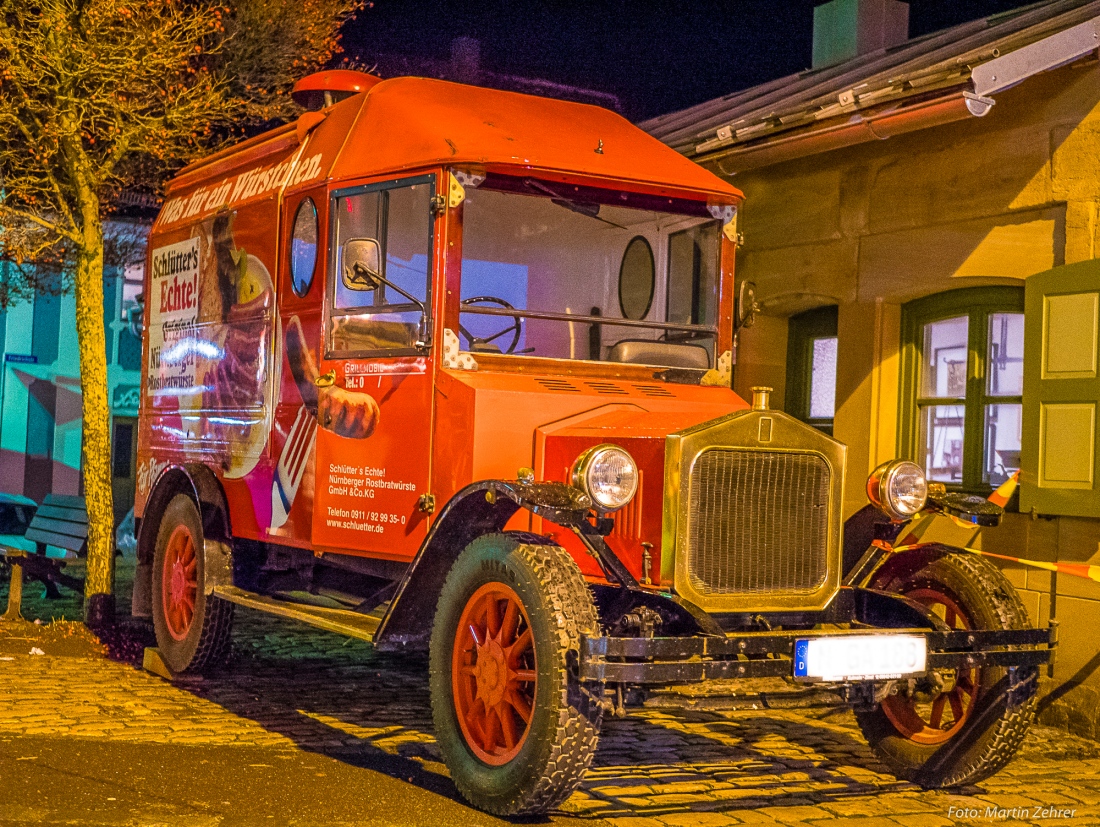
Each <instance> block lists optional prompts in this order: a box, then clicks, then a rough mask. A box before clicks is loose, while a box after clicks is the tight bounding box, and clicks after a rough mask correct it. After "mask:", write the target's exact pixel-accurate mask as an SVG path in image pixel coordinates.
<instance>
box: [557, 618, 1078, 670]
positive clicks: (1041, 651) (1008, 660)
mask: <svg viewBox="0 0 1100 827" xmlns="http://www.w3.org/2000/svg"><path fill="white" fill-rule="evenodd" d="M868 634H891V635H920V636H923V637H924V638H925V639H926V640H927V641H928V670H929V671H932V670H934V669H952V668H963V669H965V668H970V667H975V666H1008V667H1013V666H1017V667H1019V666H1025V667H1026V666H1039V665H1041V664H1044V663H1052V662H1053V660H1054V650H1055V647H1056V646H1057V634H1056V627H1055V626H1054V625H1053V624H1052V625H1051V626H1050V627H1049V628H1046V629H1014V630H1005V631H950V632H940V631H932V630H929V629H867V628H861V629H853V630H824V631H821V630H817V631H806V630H799V631H782V632H746V633H740V634H731V635H728V636H726V637H717V636H700V637H650V638H644V637H582V638H581V641H580V662H579V670H578V672H579V677H580V679H581V680H582V681H597V682H601V683H602V682H606V683H627V684H670V683H693V682H697V681H706V680H715V679H720V678H777V677H791V676H792V675H793V674H794V660H793V655H794V644H795V640H797V639H799V638H820V637H838V636H844V635H868ZM1008 647H1011V648H1008Z"/></svg>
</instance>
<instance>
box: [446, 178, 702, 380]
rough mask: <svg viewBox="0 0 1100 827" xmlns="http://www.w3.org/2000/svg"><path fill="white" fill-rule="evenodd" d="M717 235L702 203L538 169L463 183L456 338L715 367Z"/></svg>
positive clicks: (516, 349)
mask: <svg viewBox="0 0 1100 827" xmlns="http://www.w3.org/2000/svg"><path fill="white" fill-rule="evenodd" d="M720 238H721V224H720V222H719V221H717V220H716V219H714V218H712V217H711V214H710V212H709V211H708V209H707V206H706V205H705V204H703V203H701V202H688V201H682V200H681V201H676V200H673V199H669V198H658V197H656V196H651V195H639V194H637V193H627V192H615V191H608V190H597V189H594V188H586V187H577V186H574V185H570V184H563V183H558V182H550V181H544V180H541V179H533V178H511V177H505V176H493V175H490V176H489V177H488V178H487V179H486V180H484V181H482V182H481V183H480V185H479V186H477V187H476V188H475V187H474V186H472V184H469V183H468V184H467V188H466V199H465V203H464V212H463V238H462V295H461V299H462V305H461V315H460V323H461V330H460V331H459V339H460V344H461V347H462V348H463V349H465V350H471V351H474V352H482V353H505V354H522V355H528V356H543V357H550V358H556V359H591V360H597V361H612V362H634V363H640V364H652V365H662V366H668V367H683V368H698V369H706V368H709V367H711V365H712V364H713V360H714V355H715V354H714V348H715V339H716V336H717V310H718V307H717V305H718V273H719V263H718V254H719V241H720Z"/></svg>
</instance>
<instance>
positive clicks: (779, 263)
mask: <svg viewBox="0 0 1100 827" xmlns="http://www.w3.org/2000/svg"><path fill="white" fill-rule="evenodd" d="M858 255H859V245H858V243H857V242H856V241H847V240H842V241H832V242H825V243H821V244H806V245H802V246H798V247H787V248H785V249H777V250H761V249H758V248H756V247H753V246H748V247H746V249H745V251H744V253H743V255H742V257H741V258H740V259H739V260H738V276H739V277H740V278H745V279H749V280H750V281H753V282H755V283H756V288H757V289H756V298H757V301H759V302H760V303H761V305H763V308H764V313H765V314H767V315H770V316H784V317H785V316H789V315H793V314H794V313H799V312H801V311H803V310H809V309H812V308H814V307H820V306H822V305H825V304H834V303H841V304H843V303H846V302H851V301H853V300H854V299H855V293H856V267H857V257H858ZM783 358H784V359H785V358H786V352H784V354H783Z"/></svg>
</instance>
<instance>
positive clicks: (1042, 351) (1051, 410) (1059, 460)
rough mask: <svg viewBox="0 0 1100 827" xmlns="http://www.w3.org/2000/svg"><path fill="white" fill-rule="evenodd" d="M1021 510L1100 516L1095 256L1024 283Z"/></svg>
mask: <svg viewBox="0 0 1100 827" xmlns="http://www.w3.org/2000/svg"><path fill="white" fill-rule="evenodd" d="M1024 301H1025V310H1024V312H1025V314H1026V322H1025V324H1024V412H1023V443H1022V446H1021V447H1022V449H1023V451H1022V454H1021V458H1020V510H1022V511H1031V510H1032V509H1034V510H1035V511H1036V512H1038V513H1040V514H1058V515H1066V516H1076V517H1098V516H1100V465H1098V464H1097V450H1096V428H1097V415H1098V411H1097V406H1098V404H1100V370H1098V368H1100V360H1098V354H1100V261H1096V260H1094V261H1083V262H1080V263H1078V264H1068V265H1066V266H1064V267H1055V268H1054V269H1053V270H1048V271H1047V272H1045V273H1039V274H1038V275H1034V276H1031V277H1030V278H1028V280H1027V287H1026V296H1025V300H1024Z"/></svg>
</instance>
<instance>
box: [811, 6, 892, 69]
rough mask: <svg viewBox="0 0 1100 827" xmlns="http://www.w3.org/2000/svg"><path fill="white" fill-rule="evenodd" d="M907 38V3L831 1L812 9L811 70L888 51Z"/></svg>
mask: <svg viewBox="0 0 1100 827" xmlns="http://www.w3.org/2000/svg"><path fill="white" fill-rule="evenodd" d="M908 39H909V4H908V3H905V2H901V0H831V2H829V3H826V4H825V5H823V6H818V7H817V8H815V9H814V52H813V68H814V69H820V68H822V67H823V66H832V65H833V64H834V63H841V62H843V61H845V60H851V59H852V58H854V57H858V56H859V55H865V54H868V53H870V52H877V51H879V50H880V49H888V48H889V47H891V46H897V45H898V44H900V43H904V42H905V41H906V40H908Z"/></svg>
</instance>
